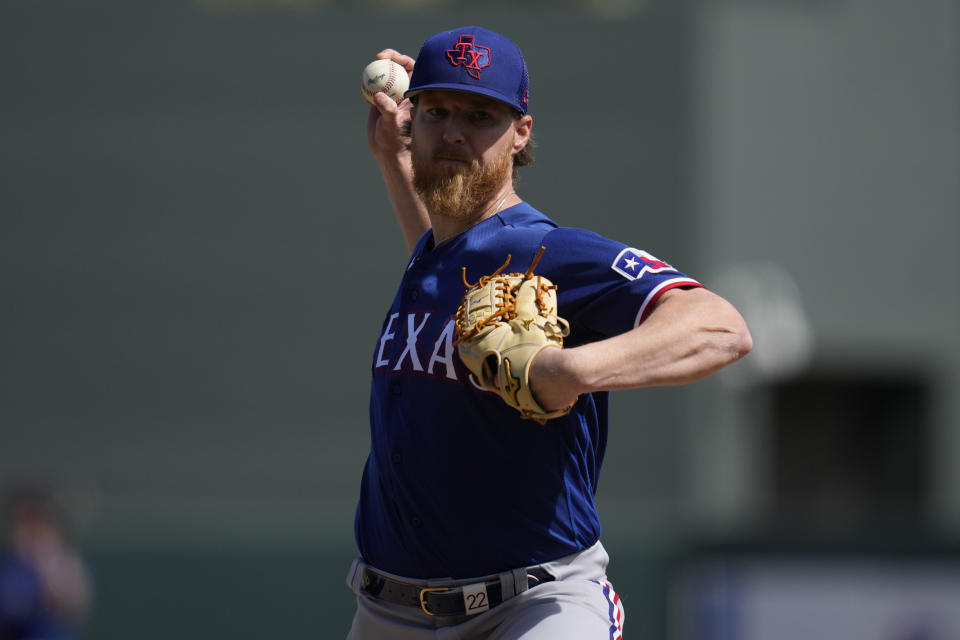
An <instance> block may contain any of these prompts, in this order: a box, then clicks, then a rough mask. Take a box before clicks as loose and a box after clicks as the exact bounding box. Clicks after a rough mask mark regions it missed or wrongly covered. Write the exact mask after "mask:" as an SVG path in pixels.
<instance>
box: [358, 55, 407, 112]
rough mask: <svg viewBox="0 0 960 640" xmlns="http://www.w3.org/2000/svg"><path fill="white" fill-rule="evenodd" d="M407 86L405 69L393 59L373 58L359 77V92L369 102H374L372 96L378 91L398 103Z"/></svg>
mask: <svg viewBox="0 0 960 640" xmlns="http://www.w3.org/2000/svg"><path fill="white" fill-rule="evenodd" d="M409 86H410V78H409V76H407V70H406V69H404V68H403V65H400V64H398V63H396V62H394V61H393V60H374V61H373V62H371V63H370V64H368V65H367V66H366V67H365V68H364V70H363V76H362V77H361V78H360V93H361V94H362V95H363V99H364V100H366V101H367V102H369V103H370V104H375V101H374V99H373V96H374V95H375V94H376V93H378V92H380V91H383V92H384V93H385V94H387V95H388V96H390V97H391V98H393V101H394V102H397V103H399V102H400V101H401V100H403V94H404V92H405V91H406V90H407V87H409Z"/></svg>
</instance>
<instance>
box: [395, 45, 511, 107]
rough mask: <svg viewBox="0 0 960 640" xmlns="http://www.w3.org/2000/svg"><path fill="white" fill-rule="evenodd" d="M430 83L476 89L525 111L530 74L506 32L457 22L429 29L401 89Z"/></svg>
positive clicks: (414, 90)
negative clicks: (433, 31) (407, 83)
mask: <svg viewBox="0 0 960 640" xmlns="http://www.w3.org/2000/svg"><path fill="white" fill-rule="evenodd" d="M494 59H496V64H494ZM428 89H429V90H434V89H436V90H452V91H466V92H469V93H478V94H480V95H484V96H487V97H490V98H493V99H494V100H499V101H500V102H505V103H507V104H508V105H510V106H511V107H513V108H514V109H516V110H517V111H519V112H520V113H527V108H528V107H529V99H530V98H529V96H530V76H529V74H528V73H527V64H526V62H524V60H523V54H522V53H521V52H520V48H519V47H518V46H517V45H516V44H515V43H514V42H513V41H511V40H510V39H509V38H507V37H506V36H502V35H500V34H499V33H496V32H495V31H490V30H489V29H484V28H483V27H476V26H474V27H460V28H459V29H450V30H449V31H442V32H440V33H438V34H435V35H432V36H430V37H429V38H427V40H426V41H425V42H424V43H423V46H422V47H420V53H419V55H417V62H416V64H415V65H414V67H413V75H412V76H411V77H410V87H409V88H408V89H407V92H406V94H405V95H406V97H408V98H412V97H414V96H416V95H417V94H418V93H420V92H421V91H426V90H428Z"/></svg>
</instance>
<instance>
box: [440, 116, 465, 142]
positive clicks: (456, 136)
mask: <svg viewBox="0 0 960 640" xmlns="http://www.w3.org/2000/svg"><path fill="white" fill-rule="evenodd" d="M443 141H444V142H446V143H447V144H461V143H463V141H464V138H463V127H462V126H461V125H460V122H459V120H458V119H457V118H447V121H446V122H445V123H444V124H443Z"/></svg>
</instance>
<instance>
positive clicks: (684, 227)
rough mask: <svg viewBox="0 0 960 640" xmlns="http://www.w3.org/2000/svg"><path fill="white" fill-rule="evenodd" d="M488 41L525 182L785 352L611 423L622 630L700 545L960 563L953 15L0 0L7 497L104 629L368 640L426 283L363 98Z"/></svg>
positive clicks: (634, 0) (614, 0)
mask: <svg viewBox="0 0 960 640" xmlns="http://www.w3.org/2000/svg"><path fill="white" fill-rule="evenodd" d="M465 24H482V25H484V26H486V27H488V28H491V29H494V30H496V31H500V32H502V33H504V34H506V35H508V36H509V37H511V38H512V39H514V40H515V41H517V42H518V43H519V44H520V45H521V47H522V48H523V50H524V54H525V56H526V58H527V62H528V66H529V68H530V72H531V80H532V86H531V113H532V114H533V115H534V118H535V127H536V135H537V141H538V156H537V161H536V163H535V165H534V166H533V167H531V168H529V169H527V170H525V171H524V172H523V174H522V177H521V182H520V184H519V189H518V190H519V192H520V193H521V195H522V196H523V197H524V198H525V199H527V200H529V201H530V202H532V203H533V204H534V205H535V206H537V207H538V208H540V209H541V210H543V211H545V212H547V213H548V214H550V215H551V216H552V217H553V218H555V219H556V220H558V221H559V222H561V223H563V224H566V225H570V226H584V227H588V228H591V229H594V230H596V231H598V232H600V233H603V234H605V235H608V236H611V237H613V238H616V239H618V240H622V241H623V242H626V243H628V244H631V245H633V246H637V247H642V248H644V249H646V250H648V251H650V252H651V253H653V254H655V255H657V256H658V257H660V258H663V259H665V260H667V261H669V262H671V263H672V264H674V265H676V266H678V267H679V268H681V269H682V270H684V271H686V272H688V273H691V274H692V275H694V276H695V277H698V278H699V279H700V280H701V281H703V282H704V283H705V284H706V285H707V286H709V287H711V288H713V289H715V290H716V291H718V292H719V293H720V294H721V295H724V296H726V297H728V298H730V299H731V300H733V301H734V302H736V303H737V304H738V305H739V306H740V308H741V310H742V311H743V312H744V314H745V315H746V317H747V320H748V322H749V323H750V325H751V328H752V329H753V332H754V337H755V340H756V349H755V352H754V353H753V354H752V355H751V356H750V357H749V358H748V359H747V360H745V361H743V362H741V363H739V364H737V365H736V366H734V367H733V368H731V369H730V370H729V371H726V372H723V373H722V374H721V375H718V376H716V377H714V378H711V379H709V380H707V381H704V382H702V383H698V384H696V385H692V386H690V387H685V388H676V389H658V390H645V391H633V392H625V393H620V394H617V395H616V396H615V397H614V400H613V424H612V427H611V444H610V450H609V453H608V456H607V462H606V465H605V471H604V476H603V481H602V483H601V485H600V495H599V496H598V505H599V508H600V510H601V515H602V517H603V519H604V522H605V535H604V539H605V542H606V544H607V547H608V548H609V550H610V551H611V555H612V556H613V563H612V565H611V568H610V576H611V578H612V580H613V582H614V583H615V584H616V585H617V588H618V591H619V592H620V593H621V595H622V596H623V598H624V600H625V603H626V607H627V612H628V619H629V623H628V625H627V629H628V634H629V635H628V637H633V638H643V637H648V638H660V637H665V636H666V635H668V634H669V633H671V631H670V630H669V629H668V615H667V610H668V609H669V607H670V602H669V599H670V585H671V584H672V581H673V580H674V579H675V575H676V572H677V570H678V569H677V568H678V567H679V566H681V565H683V564H684V563H685V562H688V561H690V559H691V558H696V557H697V556H698V554H702V553H704V550H705V549H717V548H726V549H730V548H735V549H738V550H741V551H742V550H759V549H767V548H770V547H774V548H777V549H786V550H790V551H801V552H803V551H809V550H810V549H811V548H821V549H822V548H825V547H826V548H831V549H838V548H839V549H844V550H846V551H849V552H854V553H856V552H862V551H864V550H867V551H870V552H872V551H873V550H876V549H878V548H879V549H880V550H881V551H882V552H883V553H887V552H889V553H902V552H904V551H911V552H912V551H915V550H918V549H919V550H921V551H927V550H930V549H935V550H940V549H943V548H953V547H954V546H955V545H956V544H957V541H958V540H960V287H958V286H957V280H958V276H960V258H958V256H957V252H956V246H957V243H958V241H960V4H958V2H956V1H955V0H920V1H918V2H911V3H905V2H899V1H898V0H807V1H801V0H769V1H761V0H713V1H710V0H699V1H698V0H686V1H680V0H669V1H668V0H648V1H642V0H581V1H575V0H568V1H567V2H556V3H548V2H531V3H509V2H502V1H499V0H497V1H490V2H487V3H483V4H478V3H459V2H452V1H451V2H440V1H433V2H431V1H429V0H421V1H420V2H415V1H411V2H407V3H404V2H386V1H384V2H380V3H376V2H357V3H347V2H335V1H332V0H330V1H326V2H324V1H322V0H316V1H309V0H301V1H294V0H291V1H287V2H283V1H280V0H275V1H267V0H246V1H236V2H233V1H231V0H197V1H195V2H186V1H171V2H162V3H161V2H154V3H150V2H145V1H133V2H131V1H122V0H91V1H87V2H72V1H69V0H48V1H45V2H35V1H29V0H5V1H4V2H3V3H2V4H0V293H2V298H0V323H2V324H0V328H2V334H0V335H2V343H0V347H2V351H0V484H14V483H17V482H20V481H23V480H42V481H45V482H49V483H52V484H53V486H54V487H55V488H56V490H57V492H58V494H59V495H60V496H61V498H62V500H63V502H64V503H65V504H66V505H67V507H68V509H69V512H70V515H71V519H72V521H73V523H74V525H75V527H76V531H77V534H78V538H79V540H80V542H81V544H82V547H83V549H84V551H85V552H86V554H87V556H88V558H89V560H90V563H91V565H92V567H93V570H94V573H95V576H96V581H97V590H98V591H97V601H96V606H95V609H94V614H93V617H92V619H91V621H90V625H89V627H88V632H87V637H89V638H96V639H112V638H131V637H133V638H138V639H140V640H152V639H154V638H158V639H159V638H168V637H171V636H174V635H176V636H178V637H231V638H236V639H240V638H262V637H271V638H293V637H316V638H338V637H343V636H344V634H345V632H346V630H347V628H348V626H349V622H350V618H351V616H352V607H353V605H352V595H351V594H350V593H349V591H348V590H347V589H346V587H345V585H344V580H343V578H344V575H345V573H346V570H347V568H348V565H349V562H350V560H351V558H352V557H353V555H354V547H353V540H352V517H353V507H354V502H355V499H356V493H357V489H358V486H359V478H360V472H361V467H362V464H363V461H364V458H365V455H366V449H367V446H368V430H367V425H366V417H367V382H368V377H369V366H370V363H369V358H370V356H371V354H372V350H373V347H374V342H375V340H376V338H377V335H378V331H379V327H380V324H381V321H382V319H383V314H384V312H385V310H386V307H387V305H388V304H389V300H390V299H391V298H392V295H393V288H394V286H395V284H396V281H397V280H398V278H399V274H400V272H401V270H402V268H403V266H404V264H405V257H406V256H405V249H404V246H403V243H402V240H401V238H400V236H399V232H398V229H397V227H396V224H395V222H394V221H393V219H392V214H391V212H390V210H389V204H388V202H387V199H386V196H385V193H384V191H383V189H382V186H381V182H380V178H379V174H378V172H377V170H376V167H375V165H374V163H373V161H372V160H371V158H370V157H369V154H368V152H367V150H366V146H365V140H364V124H365V119H366V114H367V108H366V105H365V103H363V102H362V99H361V98H360V95H359V84H358V83H359V75H360V71H361V69H362V68H363V66H364V65H365V64H366V63H367V62H368V61H369V60H370V59H372V57H373V56H374V54H375V53H376V52H378V51H379V50H380V49H382V48H384V47H393V48H396V49H399V50H402V51H404V52H408V53H410V54H411V55H415V54H416V51H417V49H418V48H419V46H420V44H421V42H422V41H423V40H424V39H425V38H426V37H428V36H429V35H431V34H432V33H434V32H436V31H439V30H442V29H448V28H453V27H456V26H461V25H465ZM359 283H363V284H362V286H358V284H359ZM518 490H522V487H518ZM503 525H504V526H505V527H506V526H509V523H503Z"/></svg>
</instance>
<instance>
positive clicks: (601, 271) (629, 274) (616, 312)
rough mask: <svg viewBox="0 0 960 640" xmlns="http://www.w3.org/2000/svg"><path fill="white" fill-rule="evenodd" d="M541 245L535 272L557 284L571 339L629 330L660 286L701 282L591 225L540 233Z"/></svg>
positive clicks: (648, 307) (666, 288) (643, 315)
mask: <svg viewBox="0 0 960 640" xmlns="http://www.w3.org/2000/svg"><path fill="white" fill-rule="evenodd" d="M543 246H545V247H546V251H544V253H543V256H542V258H541V260H540V262H539V263H538V265H537V268H536V270H535V272H536V273H539V274H542V275H544V276H545V277H547V278H549V279H550V280H552V281H553V283H554V284H556V285H557V293H558V303H559V306H560V309H559V313H560V315H561V316H562V317H564V318H566V320H567V321H568V322H569V323H570V325H571V336H570V338H571V339H570V343H571V344H580V343H583V342H590V341H592V340H595V339H602V338H605V337H610V336H614V335H618V334H620V333H623V332H625V331H629V330H630V329H632V328H634V327H636V326H638V325H639V324H640V323H641V322H643V321H644V319H646V317H647V315H648V314H649V313H650V311H651V310H652V309H653V307H654V305H655V303H656V301H657V299H658V298H659V297H660V296H661V295H663V294H664V292H666V291H669V290H670V289H674V288H678V287H687V288H690V287H700V286H702V285H701V284H700V283H699V282H697V281H696V280H694V279H693V278H691V277H690V276H688V275H686V274H684V273H681V272H680V271H678V270H677V269H675V268H674V267H672V266H671V265H670V264H668V263H666V262H664V261H662V260H660V259H658V258H656V257H654V256H652V255H651V254H649V253H647V252H646V251H643V250H641V249H637V248H634V247H631V246H629V245H626V244H623V243H621V242H617V241H615V240H610V239H609V238H605V237H603V236H601V235H599V234H596V233H594V232H592V231H586V230H583V229H571V228H564V227H561V228H558V229H555V230H553V231H550V232H549V233H547V234H546V235H545V236H544V238H543Z"/></svg>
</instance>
